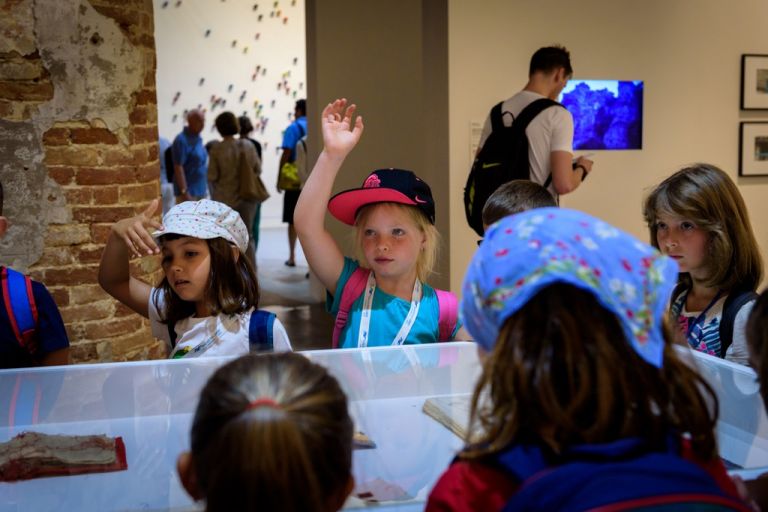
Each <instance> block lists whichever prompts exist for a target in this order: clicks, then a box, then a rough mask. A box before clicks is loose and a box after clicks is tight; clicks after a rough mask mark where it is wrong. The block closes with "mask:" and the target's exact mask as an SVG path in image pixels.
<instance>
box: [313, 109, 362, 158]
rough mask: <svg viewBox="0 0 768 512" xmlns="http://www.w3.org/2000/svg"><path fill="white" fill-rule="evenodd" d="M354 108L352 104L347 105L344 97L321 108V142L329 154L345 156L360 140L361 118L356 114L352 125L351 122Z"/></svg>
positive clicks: (337, 156)
mask: <svg viewBox="0 0 768 512" xmlns="http://www.w3.org/2000/svg"><path fill="white" fill-rule="evenodd" d="M356 109H357V106H356V105H354V104H353V105H349V106H347V100H346V99H338V100H336V101H334V102H333V103H329V104H328V105H327V106H326V107H325V108H324V109H323V144H324V146H325V147H324V151H325V153H326V154H328V155H329V156H331V157H335V158H344V157H346V156H347V155H348V154H349V152H350V151H352V148H354V147H355V145H356V144H357V142H358V141H359V140H360V136H361V135H362V134H363V118H362V117H360V116H357V119H355V122H354V126H353V124H352V116H353V115H354V114H355V110H356ZM350 128H351V129H350Z"/></svg>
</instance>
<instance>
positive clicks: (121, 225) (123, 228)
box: [112, 199, 163, 257]
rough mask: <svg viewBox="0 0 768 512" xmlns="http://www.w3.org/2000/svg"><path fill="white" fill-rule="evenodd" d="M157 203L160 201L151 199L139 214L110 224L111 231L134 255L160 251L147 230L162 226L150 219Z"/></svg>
mask: <svg viewBox="0 0 768 512" xmlns="http://www.w3.org/2000/svg"><path fill="white" fill-rule="evenodd" d="M159 205H160V201H159V200H157V199H153V200H152V202H151V203H149V206H147V209H146V210H144V211H143V212H141V213H140V214H138V215H136V216H135V217H130V218H128V219H123V220H121V221H118V222H116V223H115V224H114V225H113V226H112V233H113V234H114V235H115V236H117V237H118V238H119V239H120V240H122V241H123V242H124V243H125V246H126V247H128V250H129V251H131V254H132V255H133V256H134V257H141V256H142V253H145V254H148V255H151V254H159V253H160V248H159V247H158V246H157V243H155V239H154V238H152V235H151V234H150V233H149V231H147V228H148V227H149V228H153V229H162V228H163V225H162V224H160V223H159V222H157V221H156V220H153V219H152V217H153V216H154V215H155V212H156V211H157V207H158V206H159Z"/></svg>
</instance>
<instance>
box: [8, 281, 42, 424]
mask: <svg viewBox="0 0 768 512" xmlns="http://www.w3.org/2000/svg"><path fill="white" fill-rule="evenodd" d="M0 276H1V277H2V287H3V304H4V305H5V311H6V312H7V313H8V320H9V322H10V324H11V330H12V331H13V334H14V336H15V337H16V342H17V343H18V344H19V345H20V346H21V347H22V348H24V349H25V350H26V351H27V352H29V353H30V354H35V353H36V352H37V339H36V334H37V322H38V316H37V304H36V302H35V296H34V294H33V293H32V280H31V279H30V278H29V276H26V275H24V274H22V273H21V272H17V271H15V270H13V269H12V268H8V267H2V272H1V273H0ZM9 391H10V396H9V397H8V404H9V408H8V417H7V425H8V426H9V427H14V426H17V425H33V424H35V423H37V421H38V419H39V415H40V404H41V400H42V391H41V388H40V384H39V382H38V381H37V379H36V376H35V375H29V376H26V375H24V374H19V375H17V376H16V378H15V379H14V384H13V387H12V388H11V389H10V390H9Z"/></svg>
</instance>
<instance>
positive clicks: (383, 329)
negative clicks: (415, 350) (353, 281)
mask: <svg viewBox="0 0 768 512" xmlns="http://www.w3.org/2000/svg"><path fill="white" fill-rule="evenodd" d="M359 266H360V265H359V264H358V263H357V262H356V261H354V260H352V259H350V258H346V257H345V258H344V269H343V270H342V271H341V276H339V282H338V283H337V284H336V293H334V294H333V295H331V294H328V296H327V298H326V305H325V307H326V309H327V310H328V312H329V313H331V314H333V315H335V314H336V313H338V311H339V302H340V301H341V292H342V291H343V290H344V286H345V285H346V284H347V281H348V280H349V278H350V276H351V275H352V273H353V272H354V271H355V270H356V269H357V268H358V267H359ZM363 295H364V294H362V293H361V294H360V296H359V297H358V298H357V299H355V301H354V302H353V303H352V307H351V308H350V310H349V317H348V318H347V325H346V326H344V329H343V330H342V331H341V335H340V336H339V347H340V348H356V347H357V336H358V334H359V333H360V317H361V316H362V310H363ZM410 309H411V303H410V302H409V301H406V300H403V299H401V298H399V297H395V296H394V295H389V294H388V293H384V292H383V291H381V289H379V288H378V287H377V288H376V291H375V292H374V294H373V305H372V306H371V324H370V329H371V330H370V333H369V334H368V346H369V347H381V346H385V347H386V346H390V345H391V344H392V340H394V339H395V336H397V333H398V331H400V327H401V326H402V325H403V322H404V321H405V317H406V316H407V315H408V311H409V310H410ZM439 319H440V304H439V303H438V301H437V294H436V293H435V289H434V288H432V287H431V286H429V285H428V284H426V283H424V284H423V286H422V288H421V304H420V305H419V314H418V315H417V316H416V322H414V324H413V327H411V331H410V332H409V333H408V337H407V338H406V340H405V345H418V344H421V343H435V342H436V341H438V338H439V325H438V322H439ZM459 327H460V324H459V321H458V320H457V321H456V327H455V328H454V330H453V333H452V335H451V336H452V337H453V336H455V335H456V331H458V329H459Z"/></svg>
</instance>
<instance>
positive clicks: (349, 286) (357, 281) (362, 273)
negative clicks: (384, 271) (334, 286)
mask: <svg viewBox="0 0 768 512" xmlns="http://www.w3.org/2000/svg"><path fill="white" fill-rule="evenodd" d="M370 273H371V271H370V270H369V269H367V268H362V267H357V268H356V269H355V271H354V272H352V275H351V276H349V279H347V282H346V284H345V285H344V288H343V289H342V290H341V299H340V300H339V311H338V313H336V322H335V323H334V325H333V345H332V346H333V348H338V347H339V338H340V337H341V330H342V329H344V326H345V325H347V318H348V317H349V310H350V309H351V308H352V303H353V302H355V299H357V298H358V297H359V296H360V295H361V294H362V293H363V289H365V282H366V281H368V274H370Z"/></svg>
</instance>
